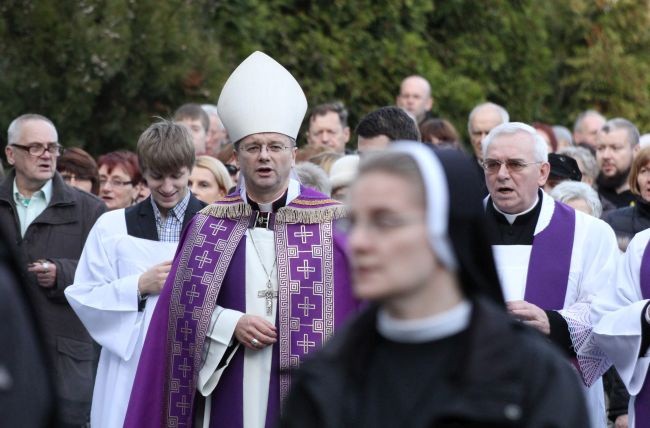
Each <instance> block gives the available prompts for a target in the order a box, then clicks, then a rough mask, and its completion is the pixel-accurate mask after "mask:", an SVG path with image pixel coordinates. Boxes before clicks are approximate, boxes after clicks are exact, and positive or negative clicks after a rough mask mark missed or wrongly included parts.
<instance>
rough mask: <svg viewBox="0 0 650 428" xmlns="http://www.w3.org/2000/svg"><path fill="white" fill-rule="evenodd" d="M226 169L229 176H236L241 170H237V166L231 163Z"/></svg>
mask: <svg viewBox="0 0 650 428" xmlns="http://www.w3.org/2000/svg"><path fill="white" fill-rule="evenodd" d="M226 169H227V170H228V174H230V175H235V174H237V172H239V168H237V167H236V166H235V165H233V164H231V163H227V164H226Z"/></svg>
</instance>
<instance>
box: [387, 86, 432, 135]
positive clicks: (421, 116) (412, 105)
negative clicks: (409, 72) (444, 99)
mask: <svg viewBox="0 0 650 428" xmlns="http://www.w3.org/2000/svg"><path fill="white" fill-rule="evenodd" d="M395 103H396V104H397V107H400V108H403V109H404V110H406V111H407V112H408V113H409V114H411V115H412V116H413V117H414V118H415V120H416V121H417V122H418V123H422V121H424V120H425V119H427V116H428V115H430V112H431V107H433V98H432V97H431V85H430V84H429V82H428V81H427V79H425V78H424V77H422V76H417V75H413V76H409V77H407V78H406V79H404V80H403V81H402V84H401V85H400V89H399V95H398V96H397V99H396V101H395Z"/></svg>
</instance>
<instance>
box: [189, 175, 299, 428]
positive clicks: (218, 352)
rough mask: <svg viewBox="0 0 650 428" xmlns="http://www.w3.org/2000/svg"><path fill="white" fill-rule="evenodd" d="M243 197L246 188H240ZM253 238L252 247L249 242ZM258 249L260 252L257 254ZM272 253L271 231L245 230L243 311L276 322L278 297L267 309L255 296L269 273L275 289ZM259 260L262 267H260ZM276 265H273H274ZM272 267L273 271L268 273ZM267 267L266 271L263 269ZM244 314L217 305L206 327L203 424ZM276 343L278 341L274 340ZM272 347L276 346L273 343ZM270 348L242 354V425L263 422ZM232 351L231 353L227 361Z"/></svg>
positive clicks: (250, 427) (295, 191)
mask: <svg viewBox="0 0 650 428" xmlns="http://www.w3.org/2000/svg"><path fill="white" fill-rule="evenodd" d="M299 193H300V184H299V183H298V182H296V181H295V180H291V182H290V184H289V191H288V194H287V204H288V203H289V202H291V201H292V200H293V199H295V198H296V197H298V195H299ZM242 197H243V198H244V199H245V191H242ZM251 236H252V238H253V240H254V241H255V246H256V247H257V250H258V251H256V250H255V246H254V245H253V243H252V241H251ZM258 252H259V254H258ZM260 258H261V259H262V260H261V262H260ZM275 261H276V254H275V234H274V232H273V231H271V230H267V229H262V228H254V229H249V230H247V231H246V314H247V315H257V316H260V317H262V318H264V319H266V320H267V321H268V322H269V323H271V324H272V325H275V318H276V312H277V298H274V299H273V302H272V312H271V314H267V312H266V300H265V299H264V298H260V297H259V296H258V292H259V291H261V290H263V289H264V288H265V287H266V283H267V281H268V278H267V274H266V272H268V273H269V274H270V275H271V286H272V288H273V290H274V291H278V274H277V265H276V262H275ZM262 263H263V265H264V267H263V266H262ZM273 266H275V267H273ZM271 267H273V273H271ZM265 268H266V272H265ZM243 315H245V314H244V313H242V312H239V311H235V310H232V309H225V308H222V307H220V306H217V307H216V308H215V310H214V313H213V314H212V320H211V322H210V326H209V327H208V334H207V337H206V341H205V345H204V349H205V356H204V361H203V365H202V367H201V369H200V371H199V376H198V381H197V390H198V391H199V393H201V395H203V396H204V397H206V403H205V412H204V416H203V426H204V427H208V426H209V423H210V414H211V411H210V410H211V409H210V403H211V398H212V397H211V394H212V392H213V391H214V389H215V387H217V384H218V382H219V379H220V378H221V375H222V374H223V371H224V370H225V369H226V367H227V366H228V365H227V364H226V365H225V366H223V367H221V368H220V369H219V370H217V366H218V364H219V363H220V362H221V359H222V358H223V356H224V355H225V353H226V350H227V349H228V346H229V345H231V344H233V343H236V342H235V339H234V333H235V327H236V326H237V322H238V321H239V318H241V317H242V316H243ZM276 345H277V343H276ZM237 346H240V345H239V344H237ZM274 346H275V345H274ZM272 350H273V347H272V346H266V347H264V348H262V349H259V350H252V349H248V348H246V350H245V353H244V384H243V394H244V397H243V406H244V409H243V413H244V419H243V420H244V428H260V427H264V426H265V424H266V407H267V403H268V395H269V381H270V377H271V369H272V368H271V360H272V356H273V353H272ZM234 354H235V351H233V352H232V353H231V354H230V357H229V359H228V362H230V359H231V358H232V357H233V355H234Z"/></svg>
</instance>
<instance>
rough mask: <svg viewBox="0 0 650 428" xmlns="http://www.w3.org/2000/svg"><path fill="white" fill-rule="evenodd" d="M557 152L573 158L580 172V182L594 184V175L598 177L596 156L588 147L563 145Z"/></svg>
mask: <svg viewBox="0 0 650 428" xmlns="http://www.w3.org/2000/svg"><path fill="white" fill-rule="evenodd" d="M558 153H559V154H561V155H567V156H570V157H572V158H573V159H575V160H576V162H577V163H578V168H579V169H580V172H581V173H582V182H583V183H587V184H588V185H590V186H591V185H593V184H594V182H595V181H596V177H598V171H599V170H598V164H597V163H596V158H595V157H594V155H592V154H591V152H590V151H589V150H588V149H585V148H584V147H565V148H563V149H562V150H560V151H558Z"/></svg>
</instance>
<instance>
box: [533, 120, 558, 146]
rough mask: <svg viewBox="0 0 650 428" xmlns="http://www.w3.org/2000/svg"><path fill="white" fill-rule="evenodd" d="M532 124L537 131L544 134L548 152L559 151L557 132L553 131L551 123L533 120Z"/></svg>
mask: <svg viewBox="0 0 650 428" xmlns="http://www.w3.org/2000/svg"><path fill="white" fill-rule="evenodd" d="M532 126H533V128H535V129H536V130H537V133H538V134H539V135H541V136H542V138H543V139H544V141H546V145H547V146H548V152H549V153H555V152H556V151H557V146H558V144H557V138H556V137H555V132H553V128H552V127H551V125H547V124H546V123H541V122H533V123H532Z"/></svg>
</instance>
